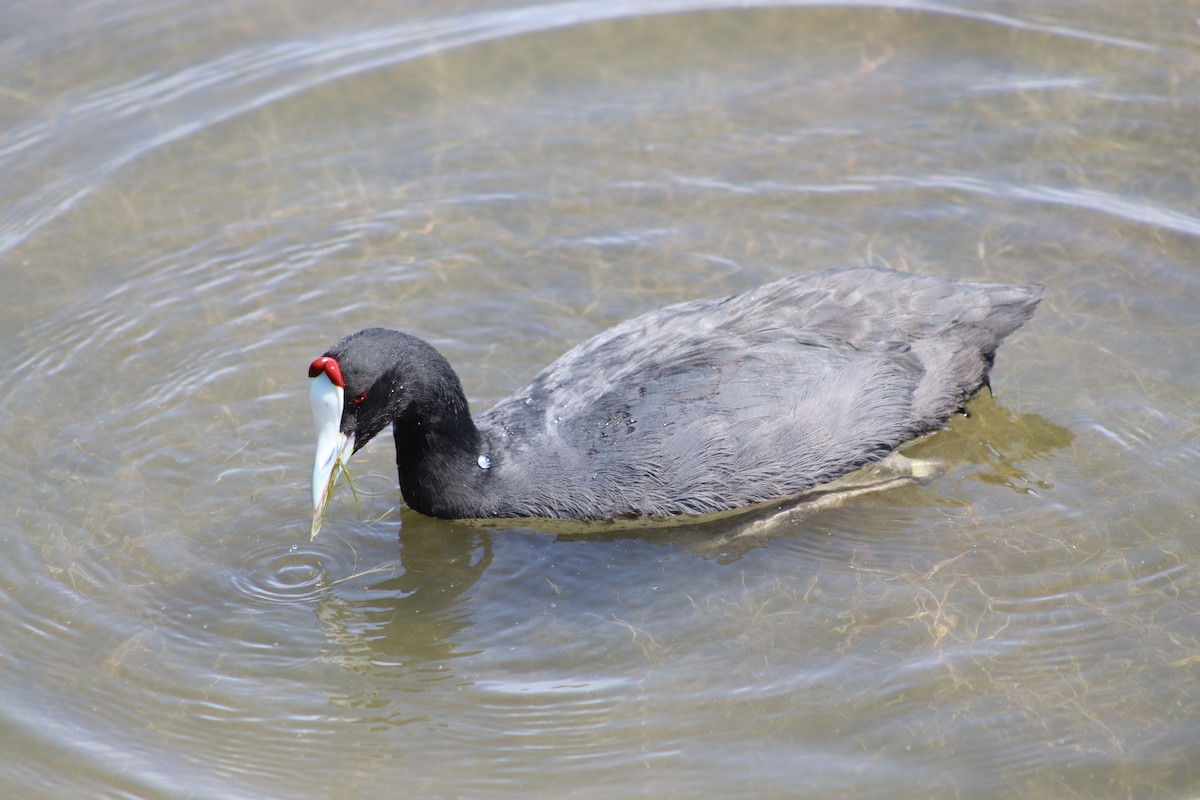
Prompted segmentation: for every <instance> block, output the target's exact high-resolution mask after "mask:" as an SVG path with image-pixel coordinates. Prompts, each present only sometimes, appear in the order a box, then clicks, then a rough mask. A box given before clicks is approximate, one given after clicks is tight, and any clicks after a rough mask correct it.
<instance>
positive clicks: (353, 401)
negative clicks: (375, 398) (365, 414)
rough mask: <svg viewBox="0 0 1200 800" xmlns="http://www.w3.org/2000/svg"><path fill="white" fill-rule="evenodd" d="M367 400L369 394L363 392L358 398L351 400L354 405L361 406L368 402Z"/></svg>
mask: <svg viewBox="0 0 1200 800" xmlns="http://www.w3.org/2000/svg"><path fill="white" fill-rule="evenodd" d="M366 399H367V393H366V392H363V393H362V394H360V395H359V396H358V397H355V398H352V399H351V400H350V402H351V403H354V405H359V404H360V403H362V401H363V400H366Z"/></svg>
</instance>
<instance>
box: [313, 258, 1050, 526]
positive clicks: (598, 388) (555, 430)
mask: <svg viewBox="0 0 1200 800" xmlns="http://www.w3.org/2000/svg"><path fill="white" fill-rule="evenodd" d="M1042 292H1043V288H1042V287H1040V286H1005V285H996V284H981V283H963V282H956V281H952V280H949V279H946V278H940V277H932V276H918V275H911V274H904V273H897V272H891V271H887V270H876V269H857V270H846V271H835V272H822V273H816V274H809V275H797V276H793V277H788V278H784V279H782V280H778V281H775V282H774V283H769V284H767V285H765V286H762V287H760V288H758V289H756V290H754V291H751V292H747V293H745V294H741V295H736V296H733V297H726V298H720V299H713V300H699V301H694V302H687V303H681V304H678V305H674V306H670V307H668V308H663V309H660V310H657V311H652V312H650V313H647V314H643V315H642V316H640V317H636V318H634V319H631V320H628V321H626V322H623V323H621V324H619V325H617V326H615V327H613V328H611V329H609V330H607V331H605V332H604V333H601V334H599V335H598V336H595V337H593V338H592V339H589V340H588V341H586V342H584V343H582V344H580V345H579V346H577V347H575V348H573V349H572V350H570V351H568V352H567V353H565V354H564V355H563V356H562V357H561V358H559V359H558V360H557V361H555V362H554V363H553V364H551V365H550V366H549V367H547V368H546V369H545V370H543V371H542V372H540V373H538V375H536V376H535V377H534V378H533V380H532V381H531V382H530V384H529V385H528V386H527V387H525V388H524V389H522V390H520V391H518V392H517V393H516V394H514V395H512V396H511V397H509V398H507V399H505V400H502V401H501V402H500V403H498V404H497V405H496V406H495V407H494V408H492V409H491V410H489V411H487V412H486V413H484V414H482V415H481V416H479V417H478V419H477V420H476V421H475V423H476V424H475V425H471V424H470V419H469V417H466V414H467V411H466V403H465V401H463V400H461V397H462V394H461V389H460V388H458V380H457V378H456V377H454V376H453V373H452V372H451V373H450V380H449V382H450V383H452V386H450V387H449V388H448V389H447V388H446V384H447V379H446V378H445V377H439V378H437V379H436V380H434V381H433V383H435V384H438V386H437V388H435V389H434V390H432V391H431V390H427V389H426V388H425V387H423V386H420V385H418V384H421V383H422V382H423V381H424V380H425V379H424V378H423V377H422V376H421V375H419V374H418V373H419V372H422V371H427V370H428V367H427V366H425V365H424V362H440V363H442V364H444V363H445V362H444V359H441V357H440V356H439V355H437V354H436V351H433V349H432V348H430V347H429V346H428V345H427V344H425V343H424V342H421V340H419V339H415V338H414V337H409V336H407V335H406V334H398V333H396V332H390V331H383V330H382V329H370V331H363V332H360V334H355V335H354V336H351V337H348V338H347V339H345V340H343V341H342V342H339V343H338V345H335V347H334V348H333V349H331V351H330V353H331V354H334V355H337V356H338V357H339V358H350V357H352V356H353V355H354V354H353V353H352V352H351V351H352V350H353V349H354V348H353V347H351V346H350V345H351V343H352V342H353V341H354V339H355V337H359V336H365V338H374V337H375V336H379V337H384V336H385V335H392V336H399V337H404V338H403V341H402V342H400V343H398V344H397V346H396V348H394V349H397V350H409V349H412V350H414V351H416V352H417V353H418V355H417V357H416V358H415V359H413V360H414V361H415V362H422V363H421V364H420V365H417V364H414V365H413V366H412V367H403V366H400V365H397V369H396V370H393V372H395V373H396V374H397V375H399V377H398V378H396V379H392V380H393V381H396V380H398V381H399V383H400V384H402V393H408V394H410V395H411V396H412V397H413V398H414V399H413V401H412V402H411V403H407V404H403V403H402V404H400V405H401V406H403V407H397V409H395V410H394V411H389V412H387V413H388V414H389V421H391V419H392V418H394V419H395V422H394V425H395V436H396V441H397V465H398V467H399V471H400V478H401V488H402V490H403V491H404V495H405V498H406V500H407V501H408V503H409V505H410V506H412V507H413V508H415V509H416V510H418V511H421V512H423V513H426V514H431V515H433V516H440V517H446V518H499V517H550V518H561V519H581V520H595V519H611V518H619V517H638V516H672V515H678V514H707V513H712V512H718V511H725V510H729V509H733V508H737V507H740V506H745V505H749V504H752V503H757V502H762V501H766V500H771V499H774V498H780V497H786V496H790V495H795V494H798V493H800V492H804V491H806V490H808V489H811V488H813V487H815V486H818V485H820V484H823V483H826V482H828V481H831V480H833V479H835V478H838V477H840V476H842V475H845V474H847V473H849V472H852V471H854V470H855V469H858V468H859V467H862V466H864V465H866V464H869V463H872V462H874V461H877V460H879V459H881V458H882V457H884V456H886V455H887V454H888V453H890V452H892V451H893V450H895V449H896V448H897V447H899V446H900V445H902V444H904V443H905V442H907V441H909V440H911V439H913V438H914V437H917V436H920V435H922V434H925V433H928V432H930V431H933V430H936V429H937V428H939V427H941V426H942V425H943V424H944V423H945V422H946V420H947V419H948V418H949V417H950V415H951V414H953V413H954V412H955V411H956V410H958V409H961V408H962V407H963V405H964V404H965V403H966V402H967V400H968V399H969V398H970V397H971V395H973V394H974V393H975V392H976V391H978V390H979V389H980V387H982V386H983V385H984V383H985V382H986V381H987V377H988V371H989V370H990V368H991V364H992V359H993V355H994V353H995V350H996V348H997V347H998V346H999V345H1000V343H1001V342H1002V341H1003V340H1004V338H1005V337H1006V336H1008V335H1009V334H1011V333H1012V332H1013V331H1015V330H1016V329H1017V328H1019V327H1020V326H1021V325H1022V324H1023V323H1024V322H1025V321H1026V320H1028V319H1029V317H1030V316H1031V315H1032V314H1033V311H1034V309H1035V308H1036V306H1037V303H1038V301H1039V300H1040V299H1041V296H1042ZM367 334H370V336H367ZM339 348H340V349H339ZM389 349H393V348H389ZM396 358H398V359H400V360H404V359H406V358H407V356H394V355H389V356H388V359H389V360H393V359H396ZM343 369H344V370H345V369H346V366H345V365H343ZM446 369H447V370H448V369H449V367H448V365H447V366H446ZM374 380H375V379H374V378H373V379H372V382H373V381H374ZM347 381H348V382H347V395H348V396H349V395H350V394H351V392H352V391H354V390H353V389H352V388H351V386H350V382H349V381H350V379H349V377H348V378H347ZM404 387H407V388H404ZM447 391H448V392H449V393H450V394H451V395H453V394H454V393H455V392H457V398H446V399H445V400H444V401H440V400H435V398H436V396H439V395H441V394H442V393H443V392H447ZM424 395H429V398H428V399H424ZM439 404H440V407H439ZM459 406H461V411H459V410H458V408H459ZM418 407H419V408H418ZM446 409H450V410H446ZM393 415H394V416H393ZM430 416H432V417H435V419H430V418H429V417H430ZM442 417H445V419H441V418H442ZM443 429H444V430H443ZM481 454H487V455H488V456H489V457H490V466H489V467H487V468H483V467H481V466H480V459H479V456H480V455H481ZM484 463H486V460H485V461H484Z"/></svg>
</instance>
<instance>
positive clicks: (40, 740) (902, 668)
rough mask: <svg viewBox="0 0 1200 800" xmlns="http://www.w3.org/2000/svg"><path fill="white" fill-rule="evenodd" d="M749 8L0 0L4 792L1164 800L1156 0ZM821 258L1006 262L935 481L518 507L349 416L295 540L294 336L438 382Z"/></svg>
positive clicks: (988, 268) (1182, 363)
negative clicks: (396, 454)
mask: <svg viewBox="0 0 1200 800" xmlns="http://www.w3.org/2000/svg"><path fill="white" fill-rule="evenodd" d="M754 5H755V4H753V3H751V4H744V3H737V4H735V3H729V4H721V3H715V2H703V0H692V2H685V1H684V0H675V1H674V2H670V1H666V0H664V1H662V2H654V1H652V0H647V1H646V2H639V3H633V2H607V1H601V0H587V1H581V2H563V3H545V4H540V5H516V4H506V3H502V2H487V1H486V0H459V1H458V2H453V3H433V2H407V3H403V4H395V3H373V2H349V3H346V2H343V3H338V4H333V5H331V4H328V3H318V2H311V0H299V1H293V2H277V3H270V2H267V3H255V2H248V0H229V2H222V3H199V2H173V1H172V0H156V1H155V2H150V1H149V0H144V1H143V2H119V3H118V2H99V3H90V4H85V5H82V6H80V5H79V4H76V3H64V2H59V3H37V4H34V3H18V4H15V5H9V6H6V7H5V9H4V10H3V11H0V35H2V36H3V40H4V46H3V48H0V54H2V56H0V171H2V174H4V176H5V178H6V180H4V181H3V183H2V184H0V259H2V261H0V263H2V264H3V269H2V270H0V290H2V291H3V300H0V304H2V305H0V308H2V310H3V313H2V314H0V336H2V337H3V341H4V342H5V348H6V359H5V361H6V364H7V380H5V381H4V386H3V389H2V390H0V407H2V408H3V413H2V416H0V425H2V426H3V431H2V433H3V441H4V443H5V449H4V455H3V456H2V457H0V479H2V480H3V483H4V485H5V486H6V487H7V488H6V492H5V496H6V498H7V502H6V506H7V508H8V513H7V514H6V515H5V521H4V522H3V523H0V542H3V550H4V558H3V560H2V561H0V670H2V675H3V680H2V681H0V687H2V688H0V697H2V700H3V702H2V703H0V741H3V749H2V754H0V794H2V795H3V796H5V797H14V798H17V797H30V798H32V797H38V798H48V797H63V798H67V797H71V798H75V797H114V798H115V797H122V798H124V797H138V798H160V797H161V798H176V797H203V798H210V797H211V798H242V797H245V798H259V797H273V798H301V797H338V798H342V797H345V798H358V797H400V796H404V797H481V798H482V797H488V798H494V797H521V798H525V797H564V796H578V797H629V796H653V797H796V796H805V797H839V798H840V797H847V796H852V797H880V798H883V797H887V798H894V797H913V798H929V797H974V798H987V797H995V798H1001V797H1004V798H1011V797H1024V798H1042V797H1054V798H1061V797H1081V798H1095V797H1137V798H1148V797H1193V796H1196V795H1198V794H1200V680H1198V679H1197V675H1200V672H1198V669H1200V520H1198V518H1197V515H1198V513H1200V502H1198V501H1197V499H1196V497H1197V485H1198V484H1200V402H1198V401H1197V399H1196V398H1197V397H1198V396H1200V377H1198V373H1200V371H1198V370H1197V363H1198V362H1197V355H1196V343H1197V342H1198V341H1200V267H1198V266H1197V253H1198V252H1200V248H1198V246H1197V245H1198V242H1200V201H1198V200H1197V198H1198V197H1200V195H1197V192H1196V186H1197V185H1200V155H1198V152H1200V151H1198V149H1197V147H1196V142H1197V139H1196V131H1197V130H1200V57H1198V56H1197V53H1200V25H1198V24H1197V15H1196V8H1195V6H1194V5H1193V4H1190V3H1186V2H1181V1H1180V0H1168V1H1167V2H1159V3H1154V4H1149V5H1147V4H1131V3H1125V2H1116V0H1112V1H1111V2H1110V1H1107V0H1102V1H1101V2H1091V1H1090V0H1070V1H1067V2H1059V3H1053V4H1046V3H1033V2H1028V3H1023V2H965V1H964V2H958V3H947V4H923V3H918V2H913V3H908V2H898V3H889V4H880V5H873V4H870V3H846V4H843V5H838V4H836V3H834V4H820V5H810V4H806V3H794V4H790V3H763V4H761V7H757V8H756V7H754ZM863 263H876V264H887V265H891V266H894V267H898V268H903V269H909V270H913V271H921V272H938V273H945V274H951V275H956V276H960V277H965V278H981V279H990V280H1008V281H1019V282H1026V281H1035V282H1041V283H1045V284H1047V285H1048V287H1049V291H1048V294H1047V299H1046V301H1045V302H1044V303H1043V306H1042V309H1041V311H1040V312H1039V315H1038V316H1037V317H1036V318H1035V320H1034V321H1033V323H1032V324H1031V325H1030V326H1029V327H1028V328H1027V329H1025V330H1024V331H1022V332H1021V333H1020V334H1018V335H1017V336H1016V337H1015V338H1014V339H1013V340H1012V341H1011V342H1010V343H1009V344H1007V345H1006V346H1005V347H1004V349H1002V350H1001V352H1000V356H999V359H998V361H997V366H996V369H995V372H994V374H993V383H994V385H995V387H996V397H995V399H994V400H992V399H989V398H979V399H978V400H977V401H976V403H975V404H974V405H973V406H972V412H973V413H972V415H971V417H970V418H966V419H956V420H954V422H953V424H952V426H951V429H950V430H948V431H946V432H944V433H941V434H938V435H936V436H935V437H933V438H931V439H929V440H927V441H925V442H923V443H921V445H920V446H919V447H918V451H919V453H920V454H922V455H929V456H932V457H937V458H940V459H944V460H946V461H947V462H949V464H950V470H949V472H948V473H947V474H946V475H945V476H943V477H941V478H938V479H937V480H934V481H932V482H929V483H928V484H926V485H923V486H917V487H909V488H905V489H901V490H897V491H893V492H888V493H886V494H881V495H877V496H874V497H868V498H862V499H859V500H856V501H854V502H853V503H851V504H849V505H847V506H845V507H842V508H838V509H835V510H832V511H828V512H825V513H822V514H818V515H816V516H814V517H810V518H809V519H806V520H804V521H802V522H799V523H797V524H795V525H793V526H791V527H788V528H785V529H782V530H778V531H776V532H775V533H774V535H772V536H769V537H763V538H760V539H756V540H754V541H750V542H746V541H739V542H735V543H731V542H723V541H721V540H720V538H719V536H717V535H715V532H714V531H712V530H709V529H706V528H704V527H699V528H696V527H690V528H685V529H681V530H666V531H648V532H643V533H634V532H628V533H619V532H617V533H612V534H605V535H598V536H593V537H578V536H560V537H556V536H552V535H548V534H545V533H539V532H536V531H532V530H528V529H516V530H507V531H488V530H478V529H472V528H468V527H463V526H457V525H453V524H447V523H444V522H439V521H434V520H428V519H425V518H422V517H419V516H417V515H414V514H412V513H411V512H408V511H407V510H402V509H399V508H398V503H399V498H398V496H397V492H396V490H395V475H394V472H393V469H394V467H393V465H392V453H391V452H390V442H389V441H387V440H384V441H382V442H381V443H380V444H378V445H376V446H374V447H372V448H371V449H369V450H367V451H365V452H364V453H362V454H360V456H359V457H357V458H356V460H355V463H356V464H357V465H358V471H357V472H358V474H359V476H360V477H359V488H360V490H363V494H362V505H361V508H359V509H356V508H355V507H354V504H353V502H352V501H351V500H350V499H349V498H348V496H345V497H342V499H341V501H340V502H339V503H338V504H337V505H336V507H335V508H334V509H333V510H332V513H331V515H330V517H329V519H328V520H327V522H326V527H325V529H324V531H323V532H322V535H321V537H320V538H319V539H318V540H317V541H316V542H315V543H314V544H309V543H308V542H307V538H308V526H309V516H308V514H309V512H308V501H307V492H308V487H307V481H308V475H309V470H310V463H309V459H310V457H311V449H312V441H311V439H312V434H311V423H310V420H309V412H308V403H307V399H306V381H305V377H306V368H307V365H308V363H309V362H310V361H311V360H312V358H313V357H314V356H315V355H317V354H319V353H320V352H321V351H322V350H323V349H324V347H325V346H326V345H327V344H328V343H329V342H331V341H332V340H333V339H335V338H337V337H339V336H341V335H342V334H344V333H347V332H349V331H351V330H355V329H357V328H360V327H364V326H366V325H368V324H384V325H389V326H392V327H402V328H405V329H408V330H411V331H413V332H417V333H419V334H421V335H423V336H425V337H426V338H428V339H430V340H431V341H433V342H434V343H435V344H436V345H437V346H438V347H439V348H440V349H442V350H443V352H444V353H445V354H446V355H447V356H448V357H449V358H450V360H451V362H452V363H454V364H456V365H457V367H458V369H459V372H460V374H461V376H462V378H463V381H464V384H465V385H466V387H467V391H468V394H469V396H470V398H471V401H472V403H473V404H475V406H476V407H477V408H478V409H480V410H481V409H483V408H485V407H487V405H489V404H490V403H491V402H493V401H495V400H497V399H499V398H501V397H503V396H505V395H506V394H508V393H509V392H510V391H512V390H514V389H516V388H518V387H519V386H521V385H522V384H523V383H524V382H525V381H526V380H527V379H528V378H529V377H531V376H532V374H533V373H534V372H535V371H536V370H537V369H538V368H540V367H541V366H542V365H544V364H545V363H547V362H548V361H550V360H551V359H552V358H553V357H555V356H556V355H558V354H559V353H560V352H562V351H563V350H565V349H566V348H567V347H569V346H570V345H572V344H574V343H575V342H578V341H580V340H581V339H583V338H586V337H587V336H589V335H591V334H593V333H596V332H598V331H600V330H602V329H604V328H605V327H607V326H609V325H611V324H613V323H615V322H617V321H619V320H621V319H624V318H626V317H628V316H631V315H633V314H635V313H638V312H640V311H644V310H647V309H650V308H653V307H656V306H659V305H663V304H665V303H668V302H672V301H675V300H680V299H685V298H692V297H702V296H709V295H715V294H720V293H725V292H731V291H735V290H739V289H746V288H750V287H752V286H755V285H757V284H759V283H762V282H765V281H767V280H770V279H773V278H775V277H778V276H780V275H783V274H785V273H788V272H792V271H806V270H815V269H821V268H826V267H830V266H842V265H858V264H863ZM717 533H719V532H717Z"/></svg>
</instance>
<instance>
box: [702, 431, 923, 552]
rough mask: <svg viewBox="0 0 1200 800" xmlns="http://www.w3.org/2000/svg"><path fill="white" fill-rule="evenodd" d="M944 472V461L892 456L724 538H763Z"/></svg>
mask: <svg viewBox="0 0 1200 800" xmlns="http://www.w3.org/2000/svg"><path fill="white" fill-rule="evenodd" d="M945 471H946V464H945V463H944V462H942V461H938V460H936V459H928V458H909V457H908V456H904V455H901V454H899V453H891V454H889V455H888V456H887V457H886V458H884V459H883V460H882V461H877V462H876V463H874V464H871V465H870V466H867V467H863V468H862V469H860V470H856V471H854V472H851V473H850V474H849V475H845V476H843V477H841V478H838V479H837V480H835V481H831V482H830V483H827V484H825V485H823V486H820V487H818V488H816V489H814V490H813V491H811V492H808V493H806V494H803V495H800V496H799V497H795V498H791V499H789V500H787V501H786V502H785V503H784V505H782V506H779V507H778V508H777V509H776V510H774V511H772V512H770V513H765V514H762V515H760V516H757V517H756V518H755V519H753V520H748V521H746V522H744V523H742V525H741V526H739V527H738V528H737V529H735V530H734V531H733V532H731V533H729V534H728V535H726V536H724V537H722V539H723V540H724V541H727V542H728V541H736V540H743V539H746V538H748V537H753V536H763V535H766V534H769V533H771V532H773V531H774V530H776V529H777V528H779V527H780V526H782V525H785V524H788V523H793V522H796V521H797V520H801V519H804V518H805V517H808V516H811V515H813V514H816V513H817V512H819V511H826V510H828V509H831V508H837V507H839V506H841V505H842V504H843V503H845V502H847V501H849V500H852V499H854V498H856V497H862V496H863V495H866V494H873V493H875V492H882V491H885V490H887V489H894V488H897V487H900V486H908V485H910V484H913V483H916V482H918V481H923V480H928V479H931V478H936V477H937V476H939V475H941V474H942V473H944V472H945Z"/></svg>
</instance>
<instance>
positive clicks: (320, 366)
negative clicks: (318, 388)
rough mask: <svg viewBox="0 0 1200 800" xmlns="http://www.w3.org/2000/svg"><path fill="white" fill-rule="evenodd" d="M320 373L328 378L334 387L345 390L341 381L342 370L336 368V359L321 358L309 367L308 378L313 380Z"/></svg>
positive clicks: (344, 385)
mask: <svg viewBox="0 0 1200 800" xmlns="http://www.w3.org/2000/svg"><path fill="white" fill-rule="evenodd" d="M322 372H324V373H325V374H326V375H328V376H329V380H330V381H331V382H332V383H333V385H334V386H341V387H342V388H343V389H344V388H346V383H345V381H343V380H342V368H341V367H340V366H338V363H337V359H335V358H331V357H330V356H321V357H320V358H318V359H317V360H315V361H313V363H312V364H311V365H310V366H309V368H308V377H310V378H315V377H317V376H318V375H320V374H321V373H322Z"/></svg>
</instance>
